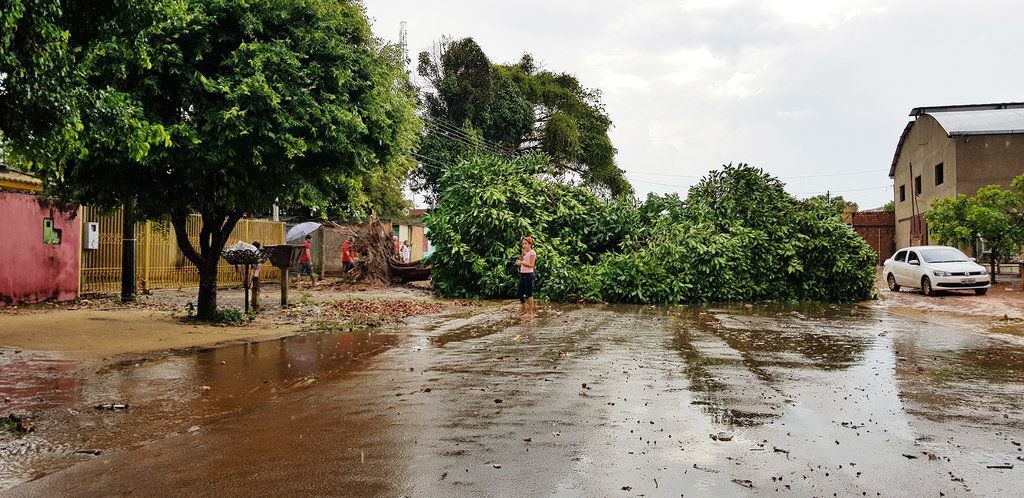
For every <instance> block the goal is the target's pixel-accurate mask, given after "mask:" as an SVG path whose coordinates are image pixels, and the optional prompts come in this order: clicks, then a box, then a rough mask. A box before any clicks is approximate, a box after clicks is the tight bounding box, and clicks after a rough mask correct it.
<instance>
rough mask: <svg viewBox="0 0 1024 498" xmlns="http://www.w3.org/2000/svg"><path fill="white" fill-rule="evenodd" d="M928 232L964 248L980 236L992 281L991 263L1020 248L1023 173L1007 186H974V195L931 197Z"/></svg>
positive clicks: (1023, 237)
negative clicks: (986, 252) (988, 253)
mask: <svg viewBox="0 0 1024 498" xmlns="http://www.w3.org/2000/svg"><path fill="white" fill-rule="evenodd" d="M924 217H925V220H927V221H928V232H929V236H930V237H931V238H932V239H934V240H936V241H938V242H939V243H940V244H950V245H955V246H957V247H960V248H961V249H968V248H973V247H975V244H976V243H977V242H978V241H979V239H981V240H984V243H985V249H987V250H989V251H991V254H992V259H991V261H990V263H991V270H992V271H990V272H989V273H990V274H991V279H992V283H993V284H994V283H995V275H996V271H995V265H996V263H999V262H1004V261H1006V260H1007V259H1008V258H1009V257H1010V256H1012V255H1014V254H1016V253H1018V252H1020V247H1021V245H1024V175H1021V176H1018V177H1017V178H1015V179H1014V180H1013V183H1012V185H1011V188H1010V189H1008V190H1003V189H1002V188H1000V187H999V186H998V185H989V186H987V187H982V188H980V189H978V193H977V195H975V196H974V197H968V196H966V195H964V194H959V195H957V196H956V198H950V197H945V198H942V199H936V200H934V201H932V204H931V210H930V211H928V212H927V213H925V215H924Z"/></svg>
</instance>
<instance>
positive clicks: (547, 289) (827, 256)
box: [425, 155, 876, 304]
mask: <svg viewBox="0 0 1024 498" xmlns="http://www.w3.org/2000/svg"><path fill="white" fill-rule="evenodd" d="M553 168H555V165H554V164H553V161H552V160H551V159H550V158H549V157H547V156H545V155H530V156H524V157H522V158H519V159H516V160H514V161H507V160H505V159H502V158H498V157H493V156H484V157H478V158H474V159H471V160H469V161H466V162H463V163H460V164H459V165H456V166H455V167H453V168H451V169H449V170H448V171H447V172H446V173H445V174H444V176H442V177H441V178H440V182H439V186H440V189H441V195H440V197H439V200H438V206H437V208H436V209H435V210H434V211H433V212H432V213H430V214H428V215H427V217H426V219H425V222H426V224H427V227H428V228H429V230H430V235H431V243H432V244H433V245H434V252H433V253H432V254H431V256H430V263H431V264H432V265H433V278H432V283H433V285H434V289H435V291H436V292H437V293H438V294H440V295H443V296H458V297H483V298H507V297H511V296H513V295H514V291H515V281H514V279H513V276H514V272H515V267H514V266H513V265H512V262H513V261H514V260H515V256H517V255H518V254H519V242H520V241H521V240H522V239H523V238H524V237H526V236H532V237H533V238H534V240H535V246H534V247H535V249H536V250H537V254H538V259H537V275H538V276H537V284H536V285H537V287H536V288H537V290H538V294H539V295H541V296H542V297H547V298H549V299H553V300H568V301H596V302H601V301H606V302H628V303H673V304H674V303H683V302H718V301H737V300H745V301H757V300H766V301H854V300H861V299H866V298H868V297H870V295H871V292H872V289H873V288H874V280H875V272H874V262H875V257H876V256H875V254H874V253H873V252H872V250H871V249H870V248H869V247H868V245H867V243H866V242H864V240H863V239H862V238H860V236H858V235H857V234H856V233H854V232H853V230H851V229H850V228H849V227H848V226H846V225H844V224H843V222H842V218H841V216H840V214H839V212H837V210H836V207H835V206H834V205H832V204H829V203H826V202H823V201H819V200H816V199H811V200H808V201H805V202H800V201H797V200H796V199H794V198H792V197H791V196H790V195H789V194H787V193H786V192H785V190H784V189H783V185H782V183H781V182H779V181H778V180H777V179H775V178H772V177H771V176H769V175H767V174H765V173H764V172H763V171H761V170H759V169H757V168H753V167H750V166H747V165H745V164H740V165H737V166H732V165H728V166H724V167H723V168H722V169H720V170H717V171H713V172H712V173H710V174H709V175H708V176H707V177H705V178H704V179H703V180H702V181H701V182H700V183H699V184H698V185H696V186H694V187H693V188H692V189H691V190H690V192H689V195H688V196H687V198H686V199H685V200H682V199H680V198H679V197H678V196H677V195H667V196H657V195H650V196H648V198H647V200H646V201H645V202H644V203H642V204H641V203H636V202H634V201H632V200H629V199H628V198H622V199H619V200H615V201H606V200H603V199H600V198H599V197H598V196H596V195H595V194H594V193H593V192H591V191H590V190H588V189H586V188H582V187H573V186H569V185H566V184H564V183H561V182H558V181H556V180H555V179H553V178H552V177H551V175H550V172H551V170H552V169H553Z"/></svg>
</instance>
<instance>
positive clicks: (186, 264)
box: [79, 206, 284, 294]
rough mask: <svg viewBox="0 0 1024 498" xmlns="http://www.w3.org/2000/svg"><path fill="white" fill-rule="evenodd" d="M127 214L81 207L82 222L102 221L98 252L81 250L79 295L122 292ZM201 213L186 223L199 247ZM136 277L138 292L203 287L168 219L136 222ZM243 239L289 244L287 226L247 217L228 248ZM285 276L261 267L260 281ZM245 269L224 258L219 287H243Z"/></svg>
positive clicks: (234, 231)
mask: <svg viewBox="0 0 1024 498" xmlns="http://www.w3.org/2000/svg"><path fill="white" fill-rule="evenodd" d="M122 219H123V218H122V212H121V211H120V210H119V211H114V212H110V213H102V212H101V211H100V210H99V209H98V208H94V207H89V206H85V207H83V208H82V224H83V226H85V223H88V222H96V223H99V248H98V249H82V266H81V268H82V269H81V273H82V283H81V285H80V286H79V293H80V294H92V293H117V292H120V291H121V251H122V245H121V242H122V235H121V231H122V224H123V222H122ZM201 224H202V223H201V218H200V216H199V215H192V216H190V217H189V219H188V221H187V222H186V224H185V230H186V231H187V232H188V238H189V241H191V242H192V245H193V246H196V245H197V244H198V241H199V229H200V225H201ZM135 233H136V239H137V240H136V244H135V274H136V276H137V278H138V282H137V284H138V289H139V291H142V290H143V289H179V288H184V287H198V286H199V270H197V269H196V267H195V266H194V265H193V264H192V263H191V262H190V261H189V260H188V259H186V258H185V255H184V254H183V253H182V252H181V251H180V250H179V249H178V243H177V241H176V239H175V235H174V227H172V226H171V223H170V222H169V221H146V222H140V223H136V224H135ZM239 240H243V241H245V242H249V243H252V242H253V241H259V242H260V243H261V244H263V245H265V246H267V245H274V244H283V243H284V223H281V222H277V221H267V220H248V219H243V220H241V221H239V222H238V224H237V225H235V229H234V230H233V231H232V232H231V236H230V237H229V238H228V245H231V244H234V243H235V242H237V241H239ZM280 278H281V272H280V270H278V269H277V268H275V267H273V266H271V265H270V264H269V263H267V264H264V265H263V266H262V267H261V268H260V280H262V281H272V280H280ZM241 283H242V271H241V268H239V270H238V271H236V270H235V267H234V266H232V265H229V264H227V263H226V262H225V261H224V260H221V262H220V266H219V268H218V272H217V285H241Z"/></svg>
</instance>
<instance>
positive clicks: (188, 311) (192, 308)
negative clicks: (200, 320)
mask: <svg viewBox="0 0 1024 498" xmlns="http://www.w3.org/2000/svg"><path fill="white" fill-rule="evenodd" d="M195 314H196V303H193V302H192V301H189V302H187V303H185V316H186V317H188V318H192V317H193V316H195Z"/></svg>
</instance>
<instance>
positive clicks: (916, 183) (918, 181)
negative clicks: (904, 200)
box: [914, 175, 921, 195]
mask: <svg viewBox="0 0 1024 498" xmlns="http://www.w3.org/2000/svg"><path fill="white" fill-rule="evenodd" d="M914 195H921V175H917V176H915V177H914Z"/></svg>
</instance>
